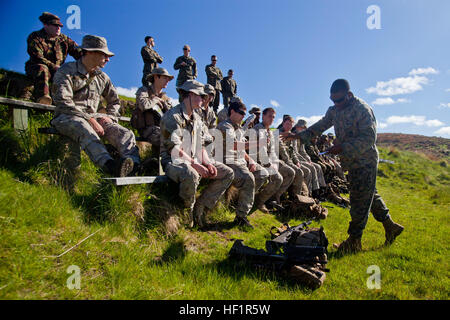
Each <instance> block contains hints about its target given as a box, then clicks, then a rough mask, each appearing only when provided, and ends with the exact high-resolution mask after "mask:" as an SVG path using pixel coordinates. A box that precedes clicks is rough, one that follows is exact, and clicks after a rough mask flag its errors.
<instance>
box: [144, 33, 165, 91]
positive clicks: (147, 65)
mask: <svg viewBox="0 0 450 320" xmlns="http://www.w3.org/2000/svg"><path fill="white" fill-rule="evenodd" d="M145 43H146V45H145V46H143V47H142V49H141V56H142V60H144V70H143V73H144V75H143V76H142V84H143V85H144V86H148V83H146V78H147V75H149V74H150V73H151V72H152V70H153V69H155V68H157V67H158V63H162V62H163V58H161V56H160V55H159V54H158V53H157V52H156V51H155V50H154V49H153V47H154V46H155V39H153V37H151V36H146V37H145Z"/></svg>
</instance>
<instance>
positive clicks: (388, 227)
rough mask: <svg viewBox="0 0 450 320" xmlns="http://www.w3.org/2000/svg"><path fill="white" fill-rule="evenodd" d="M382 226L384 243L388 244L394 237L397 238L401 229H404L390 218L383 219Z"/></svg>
mask: <svg viewBox="0 0 450 320" xmlns="http://www.w3.org/2000/svg"><path fill="white" fill-rule="evenodd" d="M383 227H384V231H385V234H386V241H385V242H384V245H386V246H387V245H390V244H392V243H393V242H394V240H395V238H397V237H398V236H399V235H400V233H402V231H403V229H405V228H404V227H403V226H402V225H399V224H398V223H395V222H394V221H392V219H391V218H388V219H387V220H384V221H383Z"/></svg>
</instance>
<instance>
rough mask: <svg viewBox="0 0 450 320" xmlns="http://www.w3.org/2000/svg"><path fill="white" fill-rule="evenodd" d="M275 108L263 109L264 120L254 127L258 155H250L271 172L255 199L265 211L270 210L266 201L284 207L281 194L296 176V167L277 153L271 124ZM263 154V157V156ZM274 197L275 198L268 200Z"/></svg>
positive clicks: (260, 208)
mask: <svg viewBox="0 0 450 320" xmlns="http://www.w3.org/2000/svg"><path fill="white" fill-rule="evenodd" d="M275 114H276V113H275V110H274V109H273V108H266V109H264V110H263V116H262V122H261V123H258V124H257V125H256V126H254V127H253V129H254V130H256V132H257V134H258V155H253V154H251V153H250V157H252V158H254V159H256V156H257V157H258V158H257V159H258V163H259V164H260V165H262V166H263V167H264V168H266V170H267V171H268V172H269V175H270V176H269V183H268V186H267V187H265V188H264V189H263V190H261V192H260V193H259V194H258V196H257V197H256V199H255V206H256V208H258V209H259V210H261V211H263V212H268V210H267V207H266V206H265V203H267V204H268V205H269V206H271V207H274V208H277V209H283V207H282V206H281V205H280V197H281V195H282V194H283V193H284V192H285V191H286V190H287V189H288V188H289V186H290V185H291V184H292V182H293V181H294V178H295V171H294V169H292V168H290V167H289V166H287V165H286V164H285V163H284V162H283V161H282V160H280V159H279V157H278V155H277V154H276V153H275V145H274V144H275V141H274V136H273V132H272V130H271V129H270V126H271V125H272V123H273V120H274V119H275ZM261 156H262V157H261ZM272 197H274V199H275V200H272V201H270V202H268V200H269V199H271V198H272Z"/></svg>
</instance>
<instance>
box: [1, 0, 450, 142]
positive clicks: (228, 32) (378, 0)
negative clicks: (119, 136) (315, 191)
mask: <svg viewBox="0 0 450 320" xmlns="http://www.w3.org/2000/svg"><path fill="white" fill-rule="evenodd" d="M70 5H77V6H78V7H79V8H80V11H81V15H80V17H81V26H80V27H81V28H80V29H72V30H70V29H69V28H68V25H67V20H68V18H70V16H71V14H68V13H67V8H68V7H69V6H70ZM370 5H377V6H378V8H379V9H380V15H379V18H380V20H379V21H380V26H381V29H369V28H368V26H367V20H368V19H369V20H370V19H371V16H372V15H373V13H374V12H372V11H371V12H370V13H367V9H368V7H369V6H370ZM0 9H1V10H0V21H1V22H0V23H1V28H0V39H1V41H2V44H3V45H2V48H3V50H1V51H0V61H1V62H0V67H2V68H5V69H9V70H14V71H19V72H24V63H25V61H26V60H27V59H28V55H27V53H26V38H27V36H28V34H29V33H31V32H32V31H35V30H38V29H40V28H41V27H42V24H41V23H40V22H39V20H38V17H39V15H40V14H41V13H42V12H43V11H50V12H52V13H54V14H56V15H58V16H59V17H60V18H61V21H62V22H63V23H64V24H65V26H64V28H63V29H62V32H63V33H65V34H67V35H68V36H70V37H71V38H72V39H73V40H75V41H76V42H77V43H79V44H81V40H82V37H83V36H84V35H85V34H96V35H101V36H104V37H106V38H107V40H108V44H109V47H110V50H111V51H113V52H114V53H116V56H114V57H113V58H112V59H111V61H110V62H109V63H108V65H107V66H106V67H105V68H104V71H105V72H106V73H108V75H109V76H110V77H111V79H112V81H113V83H114V85H115V86H116V87H117V88H118V89H119V90H120V92H122V93H127V92H133V91H134V90H136V88H137V87H138V86H139V85H140V79H141V77H142V68H143V63H142V59H141V57H140V49H141V47H142V46H143V45H144V37H145V36H146V35H151V36H153V37H154V38H155V42H156V46H155V49H156V50H157V51H158V53H159V54H160V55H161V56H162V57H163V58H164V62H163V63H162V65H161V66H162V67H165V68H166V69H168V70H169V72H170V73H172V74H174V75H176V74H177V71H175V70H174V69H173V63H174V62H175V59H176V58H177V57H178V56H180V55H182V47H183V45H184V44H189V45H190V46H191V55H192V56H193V57H194V58H195V59H196V60H197V64H198V71H199V77H198V80H199V81H201V82H205V81H206V75H205V72H204V68H205V66H206V65H207V64H209V63H210V56H211V55H212V54H216V55H217V56H218V66H219V67H220V68H221V69H222V72H223V73H226V71H227V70H228V69H230V68H232V69H233V70H234V74H235V76H234V77H235V79H236V81H237V83H238V95H239V96H240V97H241V98H242V99H243V100H244V102H245V103H246V104H247V106H248V107H250V106H251V105H257V106H259V107H262V108H264V107H269V106H273V107H275V109H276V110H277V119H276V121H280V118H281V117H282V115H283V114H290V115H292V116H294V118H299V117H303V118H306V119H308V120H309V123H310V124H312V123H313V121H315V120H317V119H318V118H320V116H321V115H323V114H325V112H326V110H327V108H328V107H329V106H330V105H331V101H330V100H329V88H330V85H331V83H332V82H333V81H334V80H335V79H337V78H346V79H348V80H349V81H350V85H351V88H352V91H353V92H354V94H355V95H356V96H359V97H361V98H362V99H364V100H365V101H367V102H368V103H369V104H370V105H371V106H372V108H373V110H374V112H375V116H376V118H377V120H378V123H379V126H378V131H379V132H402V133H414V134H423V135H428V136H442V137H446V138H450V59H449V52H450V41H449V40H450V38H449V35H450V19H448V14H449V12H450V1H448V0H428V1H425V0H389V1H388V0H370V1H365V0H340V1H334V0H314V1H313V0H309V1H304V0H284V1H283V0H278V1H275V0H258V1H256V0H228V1H215V0H191V1H178V0H165V1H153V0H147V1H140V0H134V1H133V0H130V1H103V0H99V1H75V0H71V1H65V0H58V1H56V0H55V1H45V0H43V1H39V2H37V1H36V2H35V1H8V2H6V1H2V2H1V4H0ZM370 21H373V20H370ZM71 60H72V58H69V59H68V60H67V61H71ZM167 93H168V95H169V96H171V97H174V98H176V97H177V94H176V92H175V81H172V82H171V83H170V84H169V87H168V89H167Z"/></svg>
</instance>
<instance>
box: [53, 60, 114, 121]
mask: <svg viewBox="0 0 450 320" xmlns="http://www.w3.org/2000/svg"><path fill="white" fill-rule="evenodd" d="M81 60H82V59H79V60H77V61H75V62H68V63H65V64H64V65H62V66H61V68H59V70H58V71H57V72H56V74H55V77H54V80H53V87H52V90H53V100H54V102H55V105H56V109H55V117H56V116H58V115H59V114H61V113H64V114H69V115H75V116H78V117H81V118H84V119H86V120H89V119H90V118H92V117H95V118H98V117H104V116H105V114H99V113H97V110H98V108H99V105H100V100H101V98H102V97H103V98H105V100H106V103H107V105H106V113H107V114H108V116H109V117H110V118H111V119H112V120H114V121H117V117H119V116H120V114H119V109H120V100H119V95H118V94H117V90H116V88H114V86H113V84H112V83H111V80H110V79H109V77H108V75H107V74H106V73H104V72H103V71H101V70H100V69H97V70H96V71H95V72H94V73H93V74H92V75H91V76H89V74H88V72H87V70H86V68H85V67H84V65H83V63H82V62H81Z"/></svg>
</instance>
